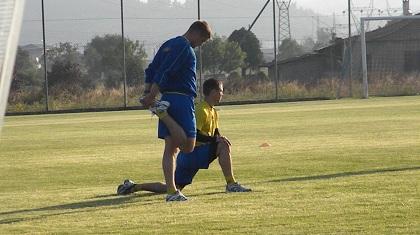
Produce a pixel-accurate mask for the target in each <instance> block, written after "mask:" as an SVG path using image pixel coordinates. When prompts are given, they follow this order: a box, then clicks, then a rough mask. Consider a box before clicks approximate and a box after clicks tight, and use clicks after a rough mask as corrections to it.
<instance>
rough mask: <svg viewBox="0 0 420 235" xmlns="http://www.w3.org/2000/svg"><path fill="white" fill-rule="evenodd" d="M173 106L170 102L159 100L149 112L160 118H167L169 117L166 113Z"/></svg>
mask: <svg viewBox="0 0 420 235" xmlns="http://www.w3.org/2000/svg"><path fill="white" fill-rule="evenodd" d="M170 105H171V104H170V103H169V102H168V101H164V100H158V101H156V102H155V103H154V104H153V105H152V106H150V108H149V110H150V112H152V113H153V114H155V115H156V116H158V117H159V118H162V117H165V116H166V115H168V113H167V112H166V111H167V110H168V108H169V106H170Z"/></svg>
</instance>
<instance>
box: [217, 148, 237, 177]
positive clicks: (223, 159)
mask: <svg viewBox="0 0 420 235" xmlns="http://www.w3.org/2000/svg"><path fill="white" fill-rule="evenodd" d="M216 154H217V156H218V158H219V165H220V167H221V168H222V172H223V175H224V176H225V179H226V183H227V184H232V183H235V182H236V181H235V177H234V176H233V169H232V157H231V154H230V146H229V145H228V144H227V143H226V142H223V141H221V142H219V143H218V144H217V151H216Z"/></svg>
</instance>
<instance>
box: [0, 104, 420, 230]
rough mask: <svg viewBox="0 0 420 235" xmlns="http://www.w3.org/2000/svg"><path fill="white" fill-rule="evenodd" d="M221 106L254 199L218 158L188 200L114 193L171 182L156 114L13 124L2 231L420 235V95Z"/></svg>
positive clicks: (0, 165)
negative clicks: (231, 186)
mask: <svg viewBox="0 0 420 235" xmlns="http://www.w3.org/2000/svg"><path fill="white" fill-rule="evenodd" d="M219 109H220V116H221V130H222V132H223V134H225V135H227V136H228V137H230V139H231V141H232V142H233V145H234V147H233V162H234V170H235V175H236V178H237V179H238V180H239V181H240V182H241V183H242V184H244V185H246V186H250V187H251V188H252V189H253V190H254V192H252V193H246V194H225V193H224V179H223V177H222V173H221V171H220V168H219V166H218V164H217V163H214V164H213V165H212V166H211V167H210V169H209V170H202V171H200V172H199V173H198V175H197V177H196V179H195V182H194V184H193V185H191V186H189V187H187V188H186V189H185V190H184V192H185V194H186V195H187V196H189V197H190V201H188V202H186V203H165V202H164V195H156V194H151V193H137V194H135V195H131V196H126V197H118V196H115V195H114V193H115V189H116V186H117V185H118V184H119V183H120V182H121V181H122V180H123V179H124V178H127V177H128V178H132V179H134V180H136V181H140V182H144V181H161V180H162V178H163V177H162V172H161V166H160V160H161V152H162V147H163V143H162V142H161V141H159V140H157V139H156V138H155V137H154V136H155V130H156V119H155V118H151V117H150V115H149V114H148V113H147V112H145V111H130V112H108V113H82V114H65V115H44V116H19V117H7V118H6V122H5V126H4V128H3V133H2V137H1V142H0V188H1V191H0V234H25V233H26V234H44V233H47V234H91V233H92V234H145V233H154V234H156V233H169V234H183V233H200V234H201V233H211V234H224V233H258V234H351V233H353V234H420V191H419V189H420V97H418V96H417V97H399V98H371V99H369V100H339V101H322V102H297V103H282V104H264V105H245V106H222V107H219ZM263 142H268V143H270V144H271V147H268V148H260V147H259V145H260V144H262V143H263Z"/></svg>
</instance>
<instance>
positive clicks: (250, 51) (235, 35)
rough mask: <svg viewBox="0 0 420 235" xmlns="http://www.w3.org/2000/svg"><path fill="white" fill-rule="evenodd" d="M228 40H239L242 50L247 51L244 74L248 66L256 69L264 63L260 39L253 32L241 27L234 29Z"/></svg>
mask: <svg viewBox="0 0 420 235" xmlns="http://www.w3.org/2000/svg"><path fill="white" fill-rule="evenodd" d="M228 40H229V41H231V42H237V43H238V44H239V46H240V47H241V49H242V51H244V52H245V53H246V58H245V64H244V67H243V70H242V75H245V70H246V69H247V68H251V69H256V68H258V67H259V65H261V64H262V63H263V53H262V51H261V45H260V41H259V40H258V38H257V36H255V34H254V33H253V32H251V31H248V30H246V29H245V28H241V29H239V30H235V31H233V32H232V34H231V35H230V36H229V38H228Z"/></svg>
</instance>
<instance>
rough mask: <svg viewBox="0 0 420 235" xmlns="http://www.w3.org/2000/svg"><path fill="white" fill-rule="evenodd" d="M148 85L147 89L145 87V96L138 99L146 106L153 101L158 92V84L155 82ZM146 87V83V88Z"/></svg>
mask: <svg viewBox="0 0 420 235" xmlns="http://www.w3.org/2000/svg"><path fill="white" fill-rule="evenodd" d="M148 85H149V86H148V87H149V90H147V89H145V96H144V97H143V98H141V99H140V102H141V104H142V105H143V106H144V107H146V108H149V107H150V106H151V105H152V104H153V103H154V102H155V99H156V96H157V95H158V94H159V86H158V85H157V84H156V83H153V84H148ZM148 87H147V85H146V88H148ZM146 91H148V93H146Z"/></svg>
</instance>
